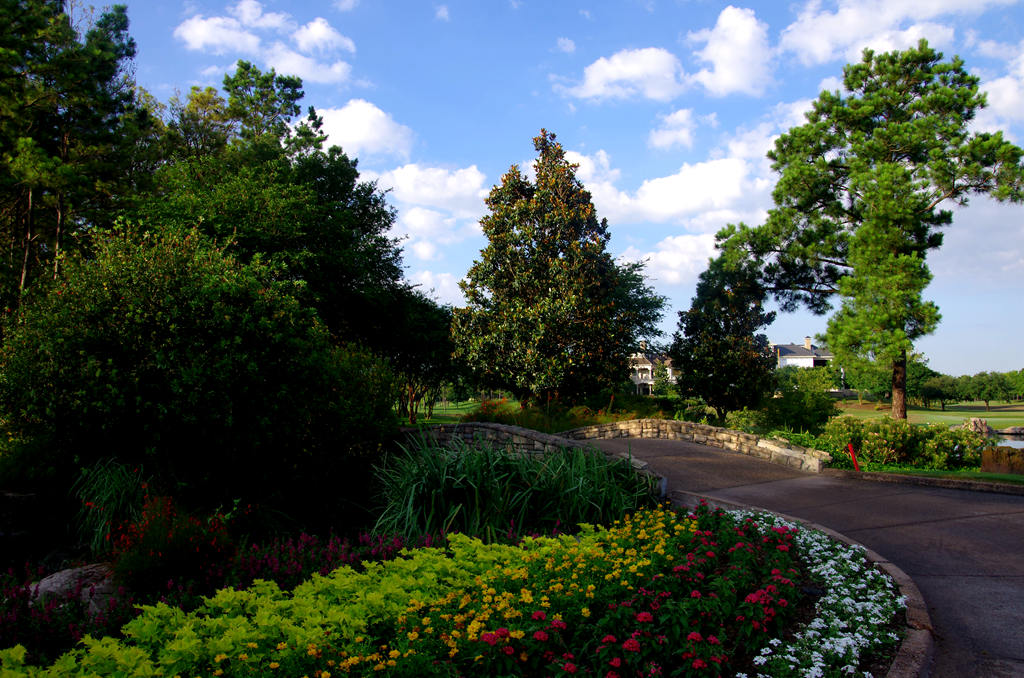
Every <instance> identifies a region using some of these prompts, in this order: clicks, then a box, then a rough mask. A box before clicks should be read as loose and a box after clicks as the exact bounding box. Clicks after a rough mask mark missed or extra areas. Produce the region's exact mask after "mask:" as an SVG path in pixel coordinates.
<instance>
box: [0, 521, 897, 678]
mask: <svg viewBox="0 0 1024 678" xmlns="http://www.w3.org/2000/svg"><path fill="white" fill-rule="evenodd" d="M798 554H799V555H800V558H801V559H802V560H803V562H804V574H801V572H800V569H799V567H800V564H799V563H798V561H797V555H798ZM857 561H863V557H862V556H858V554H857V553H856V551H855V550H851V549H849V548H848V547H845V546H842V545H838V544H834V543H833V542H830V541H828V540H827V539H825V538H823V537H821V536H820V535H818V536H815V535H813V533H809V532H808V531H806V530H803V529H798V528H796V527H794V526H792V525H788V524H785V523H782V522H779V521H777V520H776V519H773V518H765V517H761V516H754V515H738V516H734V515H732V514H725V513H722V512H719V511H710V510H708V509H706V508H702V509H700V510H699V511H698V512H697V513H696V514H695V515H692V516H686V515H682V514H677V513H675V512H674V511H672V510H669V509H667V508H659V509H653V510H646V511H642V512H639V513H638V514H636V515H635V516H633V517H632V518H627V519H625V520H623V521H621V522H619V523H616V524H614V525H612V526H610V527H609V528H607V529H604V528H600V527H585V529H583V531H582V532H581V533H580V534H578V535H576V536H563V537H558V538H527V539H525V540H523V542H522V543H521V544H519V545H515V546H509V545H499V544H491V545H485V544H483V543H482V542H480V541H479V540H475V539H470V538H468V537H464V536H461V535H452V536H451V537H450V538H449V544H448V548H447V549H439V548H424V549H416V550H412V551H409V552H407V553H406V555H405V557H403V558H399V559H397V560H393V561H389V562H386V563H380V564H371V565H369V566H368V567H367V568H366V569H365V571H362V572H356V571H354V570H352V569H350V568H347V567H342V568H339V569H337V570H335V571H333V572H332V573H330V574H329V575H327V576H319V575H317V576H314V577H312V579H310V580H309V581H307V582H305V583H303V584H300V585H299V586H298V587H296V588H295V590H294V591H293V592H290V593H288V592H283V591H281V590H280V589H279V588H278V587H277V586H276V585H274V584H271V583H267V582H256V583H255V584H254V585H253V586H252V587H251V588H250V589H248V590H243V591H236V590H233V589H225V590H222V591H219V592H218V593H217V594H216V595H214V596H212V597H211V598H209V599H207V600H206V602H205V604H204V605H203V606H202V607H200V608H199V609H197V610H195V611H194V612H191V613H185V612H184V611H182V610H180V609H177V608H173V607H170V606H167V605H156V606H152V607H147V608H146V609H145V610H144V612H143V614H142V615H141V616H140V617H139V618H137V619H136V620H134V621H132V622H130V623H129V624H127V625H126V626H125V629H124V630H125V634H126V636H127V637H126V639H125V640H123V641H119V640H115V639H112V638H104V639H100V640H93V639H86V640H85V641H83V645H84V646H83V647H82V648H81V649H76V650H74V651H72V652H70V653H68V654H67V655H65V656H64V657H62V658H61V659H60V660H58V661H57V662H56V663H55V664H54V665H53V666H52V667H51V668H50V669H48V670H47V669H41V668H36V667H29V666H24V665H23V662H22V659H21V657H22V653H21V652H20V651H19V650H18V649H17V648H15V649H12V650H5V651H2V652H0V666H2V668H3V670H4V671H9V672H10V674H9V675H11V676H15V675H30V676H33V675H71V676H78V675H81V676H84V675H96V674H99V675H113V674H120V675H167V676H171V675H176V674H181V675H189V676H192V675H202V676H210V675H213V676H253V675H275V674H280V675H282V676H302V675H308V676H311V677H313V678H330V677H331V676H332V675H333V676H338V675H344V674H357V675H395V676H398V675H408V676H424V675H467V674H470V673H473V672H476V673H481V674H486V675H570V674H587V675H599V676H604V677H605V678H615V677H616V676H640V675H644V676H652V675H674V676H688V675H693V676H705V675H710V676H717V675H732V674H734V673H736V672H737V671H738V670H748V671H749V670H750V669H748V668H747V667H753V668H754V669H756V670H757V671H762V670H763V671H767V673H766V674H764V675H771V676H783V675H803V671H804V669H805V668H808V669H811V670H812V671H815V670H817V671H826V672H827V673H837V672H839V671H841V670H842V669H843V667H844V666H849V667H855V666H856V665H857V662H858V658H859V657H860V656H861V655H862V654H863V653H864V652H865V651H867V650H868V649H870V648H874V647H876V646H878V645H879V644H884V643H894V642H896V639H895V638H892V637H888V636H887V637H875V635H872V636H871V637H867V636H863V635H857V636H856V637H855V635H854V634H852V633H847V634H846V635H842V636H840V637H838V638H834V639H828V640H822V634H824V629H828V628H837V629H844V628H845V629H851V628H853V627H854V626H857V627H863V626H865V625H866V624H867V621H868V620H875V619H876V618H877V619H881V618H883V617H885V616H886V615H888V617H889V618H890V619H891V618H892V615H893V614H894V613H895V611H896V610H897V609H898V602H897V601H896V596H895V595H893V593H892V590H891V585H888V584H883V583H882V582H881V581H880V580H876V578H875V577H874V576H872V575H870V574H868V572H867V569H868V566H866V565H863V566H859V567H860V569H853V570H850V569H845V570H844V569H843V568H855V567H857V566H856V563H857ZM840 573H843V574H842V575H840ZM850 575H853V576H855V577H856V578H857V579H856V583H854V582H851V581H847V580H846V578H847V577H849V576H850ZM807 576H809V577H810V580H809V581H804V580H803V578H804V577H807ZM840 576H842V578H843V580H844V582H843V583H842V585H841V586H839V587H837V588H838V589H839V590H840V591H841V592H842V595H840V596H839V597H838V598H836V597H835V596H833V595H832V593H831V591H832V587H833V586H835V581H834V578H835V577H840ZM808 583H814V585H816V586H819V587H822V588H826V589H828V590H829V591H830V593H829V595H825V596H823V597H822V598H821V599H820V600H819V601H818V614H817V617H816V618H815V619H814V621H812V622H811V623H810V624H809V625H808V626H807V627H806V628H805V629H803V630H802V631H800V632H799V633H798V634H797V635H796V636H794V637H793V638H791V639H789V640H783V641H779V640H777V637H778V636H780V635H782V633H783V631H784V630H785V629H786V628H788V627H789V626H790V624H791V622H792V615H793V611H794V609H795V608H796V607H797V606H796V603H797V602H798V601H799V599H800V597H801V595H802V594H801V590H802V589H804V588H806V587H807V584H808ZM883 591H884V592H887V594H888V597H887V598H885V597H884V596H881V595H879V594H880V592H883ZM883 598H884V601H887V602H883ZM858 617H859V618H858ZM816 634H818V635H816ZM879 635H880V634H879ZM836 662H842V663H836ZM4 675H8V674H7V673H5V674H4ZM818 675H824V674H823V673H819V674H818ZM844 675H845V674H844Z"/></svg>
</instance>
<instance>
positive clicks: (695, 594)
mask: <svg viewBox="0 0 1024 678" xmlns="http://www.w3.org/2000/svg"><path fill="white" fill-rule="evenodd" d="M690 597H691V598H700V591H697V590H696V589H694V590H693V591H691V592H690Z"/></svg>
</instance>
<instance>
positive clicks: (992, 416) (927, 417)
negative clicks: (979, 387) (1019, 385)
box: [839, 400, 1024, 429]
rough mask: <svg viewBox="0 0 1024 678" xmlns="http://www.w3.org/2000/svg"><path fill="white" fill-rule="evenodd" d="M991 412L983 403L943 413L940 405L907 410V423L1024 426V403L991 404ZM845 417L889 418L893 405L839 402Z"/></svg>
mask: <svg viewBox="0 0 1024 678" xmlns="http://www.w3.org/2000/svg"><path fill="white" fill-rule="evenodd" d="M989 405H990V408H991V409H990V410H989V411H987V412H986V411H985V403H983V402H980V401H978V402H966V403H957V404H956V405H946V410H945V411H942V410H941V409H940V408H939V407H938V406H934V407H931V408H928V409H925V408H923V407H915V406H910V407H908V408H907V420H908V421H910V423H912V424H948V425H950V426H953V425H954V424H962V423H963V422H964V421H965V420H967V419H971V418H973V417H977V418H979V419H985V420H986V421H988V425H989V426H991V427H992V428H995V429H1002V428H1006V427H1008V426H1024V402H1013V403H1005V402H1000V403H996V402H990V403H989ZM839 406H840V408H842V410H843V414H849V415H852V416H855V417H861V418H864V419H880V418H881V417H885V416H888V414H889V411H890V410H889V405H888V404H887V403H886V404H885V405H884V406H883V407H882V409H875V408H876V406H877V404H876V403H863V404H861V403H857V402H856V401H852V400H848V401H845V402H841V403H839Z"/></svg>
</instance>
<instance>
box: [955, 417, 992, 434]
mask: <svg viewBox="0 0 1024 678" xmlns="http://www.w3.org/2000/svg"><path fill="white" fill-rule="evenodd" d="M960 428H965V429H968V430H970V431H975V432H977V433H980V434H981V435H983V436H990V435H992V434H994V433H995V431H994V430H993V429H992V427H991V426H989V425H988V422H987V421H986V420H984V419H978V418H977V417H972V418H970V419H968V420H967V421H965V422H964V425H963V426H961V427H960Z"/></svg>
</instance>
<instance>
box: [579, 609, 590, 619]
mask: <svg viewBox="0 0 1024 678" xmlns="http://www.w3.org/2000/svg"><path fill="white" fill-rule="evenodd" d="M580 614H581V615H583V616H584V617H589V616H590V608H589V607H583V608H580Z"/></svg>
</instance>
